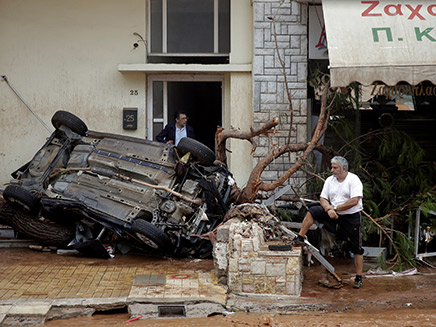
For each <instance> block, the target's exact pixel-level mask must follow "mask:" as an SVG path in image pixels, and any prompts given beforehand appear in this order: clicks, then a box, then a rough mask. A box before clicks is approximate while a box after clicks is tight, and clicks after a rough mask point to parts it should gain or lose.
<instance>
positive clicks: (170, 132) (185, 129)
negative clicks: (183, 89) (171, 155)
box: [156, 111, 195, 146]
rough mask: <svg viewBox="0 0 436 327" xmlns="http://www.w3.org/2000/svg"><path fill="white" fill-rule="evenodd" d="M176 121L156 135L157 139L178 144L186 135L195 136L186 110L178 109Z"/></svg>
mask: <svg viewBox="0 0 436 327" xmlns="http://www.w3.org/2000/svg"><path fill="white" fill-rule="evenodd" d="M174 116H175V119H176V122H175V123H174V124H168V125H166V126H165V128H164V129H163V130H161V131H160V133H159V134H158V135H157V136H156V141H158V142H162V143H168V144H174V145H175V146H177V144H179V141H180V140H181V139H182V138H184V137H190V138H195V134H194V129H193V128H192V127H191V126H189V125H188V124H187V122H188V117H187V116H186V114H185V113H184V112H181V111H178V112H176V114H175V115H174Z"/></svg>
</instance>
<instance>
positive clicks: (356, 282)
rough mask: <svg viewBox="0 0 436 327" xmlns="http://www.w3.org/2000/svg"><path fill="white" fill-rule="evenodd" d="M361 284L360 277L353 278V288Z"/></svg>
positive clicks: (359, 286)
mask: <svg viewBox="0 0 436 327" xmlns="http://www.w3.org/2000/svg"><path fill="white" fill-rule="evenodd" d="M362 286H363V280H362V278H355V279H354V285H353V288H361V287H362Z"/></svg>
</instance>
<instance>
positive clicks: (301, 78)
mask: <svg viewBox="0 0 436 327" xmlns="http://www.w3.org/2000/svg"><path fill="white" fill-rule="evenodd" d="M253 15H254V59H253V83H254V87H253V96H254V100H253V103H254V104H253V106H254V108H253V119H254V125H256V126H259V125H261V124H263V123H265V122H266V121H268V120H270V119H272V118H273V117H278V118H279V119H280V124H279V126H278V129H279V130H280V131H281V133H280V134H279V135H277V136H276V137H275V138H274V144H275V145H276V146H280V145H284V144H286V142H287V138H288V133H289V128H290V115H289V113H290V109H289V108H290V107H289V102H288V98H287V96H286V90H285V84H284V76H283V69H282V66H281V64H280V62H279V60H278V57H277V49H278V51H279V53H280V56H281V58H282V59H283V60H284V62H285V71H286V76H287V80H288V85H289V88H290V92H291V97H292V106H293V110H294V117H293V126H292V127H293V129H292V131H291V140H290V142H291V143H301V142H306V141H307V63H308V59H307V39H308V38H307V35H308V34H307V5H305V4H301V3H298V2H296V1H290V0H288V1H279V0H254V1H253ZM269 17H270V18H272V19H270V18H269ZM273 22H275V24H274V23H273ZM274 25H275V33H276V36H277V46H276V43H275V39H274ZM271 149H272V146H271V143H270V142H269V141H268V139H267V138H265V137H262V138H259V142H258V147H257V149H256V151H255V153H254V162H253V164H256V162H257V161H258V160H259V159H261V158H262V157H264V156H265V155H266V154H267V153H268V152H269V151H270V150H271ZM295 158H296V156H295V154H292V155H291V160H289V157H288V156H287V155H284V156H281V157H280V158H278V159H277V160H275V161H274V162H273V163H272V164H271V165H269V167H268V168H267V170H265V171H264V173H263V174H262V180H264V181H273V180H276V179H277V178H278V177H279V176H280V174H281V173H282V172H283V171H286V170H287V169H288V168H289V166H290V164H291V163H293V162H295ZM301 178H302V176H301V175H300V173H297V174H296V176H294V178H293V180H294V182H295V183H300V182H301V181H300V180H299V179H301Z"/></svg>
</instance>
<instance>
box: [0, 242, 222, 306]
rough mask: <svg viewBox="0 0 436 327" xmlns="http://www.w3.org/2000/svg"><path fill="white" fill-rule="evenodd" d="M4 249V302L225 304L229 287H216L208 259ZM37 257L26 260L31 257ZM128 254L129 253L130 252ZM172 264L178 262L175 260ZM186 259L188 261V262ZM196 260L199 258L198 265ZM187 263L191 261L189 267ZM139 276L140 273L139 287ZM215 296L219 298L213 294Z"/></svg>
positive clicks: (0, 269)
mask: <svg viewBox="0 0 436 327" xmlns="http://www.w3.org/2000/svg"><path fill="white" fill-rule="evenodd" d="M16 251H17V255H16V256H14V250H8V251H5V250H0V255H3V253H6V255H3V258H4V259H5V260H4V263H3V264H2V265H1V266H0V301H2V302H3V303H4V302H5V301H8V300H18V299H24V300H31V299H35V300H44V299H52V300H56V299H83V298H117V297H126V298H127V297H136V298H142V299H145V298H153V299H162V298H166V297H168V298H171V299H174V298H187V297H196V298H206V299H212V300H213V299H216V300H217V301H218V302H219V303H222V302H223V301H224V300H223V299H225V290H224V289H223V288H222V287H221V286H218V283H217V278H216V276H215V274H214V273H213V272H210V271H202V270H196V269H192V268H191V267H192V266H193V265H194V266H201V267H206V268H205V269H206V270H213V263H211V262H210V261H193V260H189V259H182V260H175V259H165V258H152V261H150V262H148V261H146V260H147V258H144V257H138V259H137V260H130V261H128V263H124V261H125V260H126V259H125V258H123V256H121V255H120V258H118V260H115V259H114V260H102V259H91V258H80V257H71V258H67V257H66V256H57V255H56V254H55V253H36V254H35V253H34V252H32V251H30V250H27V251H28V253H26V250H24V249H21V250H16ZM27 255H29V256H30V257H35V258H33V259H34V260H28V256H27ZM126 257H127V256H126ZM173 263H174V264H173ZM185 263H186V264H185ZM195 263H198V264H197V265H196V264H195ZM184 266H190V267H189V269H185V268H184ZM135 278H142V281H141V282H139V283H138V284H137V285H136V286H135V283H134V280H135ZM214 297H215V298H214Z"/></svg>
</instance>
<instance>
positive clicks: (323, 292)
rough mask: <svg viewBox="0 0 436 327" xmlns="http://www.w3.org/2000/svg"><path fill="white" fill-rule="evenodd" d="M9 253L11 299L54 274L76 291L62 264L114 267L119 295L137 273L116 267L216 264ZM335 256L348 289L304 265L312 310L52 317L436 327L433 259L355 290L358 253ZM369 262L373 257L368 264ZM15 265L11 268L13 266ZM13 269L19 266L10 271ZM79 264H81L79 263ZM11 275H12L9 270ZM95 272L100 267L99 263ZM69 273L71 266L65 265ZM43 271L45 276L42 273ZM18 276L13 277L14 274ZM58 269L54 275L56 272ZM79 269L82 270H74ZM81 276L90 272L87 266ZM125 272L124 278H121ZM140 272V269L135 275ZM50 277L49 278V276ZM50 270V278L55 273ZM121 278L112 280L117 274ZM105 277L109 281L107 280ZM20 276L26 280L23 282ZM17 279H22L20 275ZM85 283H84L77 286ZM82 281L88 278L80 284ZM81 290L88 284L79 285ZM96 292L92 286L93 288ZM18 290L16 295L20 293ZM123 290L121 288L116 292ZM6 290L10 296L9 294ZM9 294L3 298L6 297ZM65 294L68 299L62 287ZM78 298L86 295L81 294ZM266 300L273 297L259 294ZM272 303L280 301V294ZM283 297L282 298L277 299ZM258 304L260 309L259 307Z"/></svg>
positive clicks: (141, 322)
mask: <svg viewBox="0 0 436 327" xmlns="http://www.w3.org/2000/svg"><path fill="white" fill-rule="evenodd" d="M0 255H1V257H2V269H3V270H4V271H3V273H2V276H1V277H0V283H1V286H2V287H1V289H2V290H5V288H9V290H12V289H14V287H15V288H16V291H15V293H9V294H10V295H9V298H17V296H18V293H17V292H22V294H21V295H19V296H18V298H19V299H41V298H44V297H48V296H49V294H54V293H50V289H49V288H50V287H47V288H46V289H45V290H44V291H33V292H32V291H29V290H27V291H25V290H23V288H25V287H29V288H30V287H33V288H35V287H36V286H37V285H38V283H39V282H40V281H44V282H45V283H47V281H48V279H50V280H54V279H55V278H56V277H59V281H58V282H57V284H55V287H59V283H62V282H65V283H67V285H68V287H69V288H70V291H72V290H74V287H75V285H76V284H77V281H69V280H68V277H67V276H68V274H65V275H64V276H58V274H57V273H56V272H55V273H53V271H56V270H54V267H58V268H59V271H63V270H62V269H60V268H62V267H64V268H68V269H72V268H71V267H83V268H84V271H86V270H88V268H93V267H98V268H99V269H100V270H101V271H106V272H105V273H104V274H103V275H102V277H101V281H102V282H100V283H99V285H101V284H105V285H106V287H107V288H110V289H111V290H112V292H115V291H117V292H118V293H117V294H118V295H120V296H123V294H128V293H129V291H130V288H131V285H132V280H131V277H129V276H127V275H121V273H120V274H118V275H115V273H114V272H116V271H120V272H127V271H128V272H132V271H133V270H135V269H136V270H138V271H140V272H141V273H143V272H145V271H153V272H157V271H159V272H162V273H177V272H183V271H186V269H189V270H194V271H198V272H200V271H202V272H205V271H211V270H213V269H214V268H213V262H212V260H192V259H168V258H161V257H153V256H147V255H143V254H141V255H138V254H126V255H121V254H117V255H116V256H115V258H114V259H111V260H105V259H92V258H83V257H76V256H65V255H58V254H56V253H55V252H35V251H32V250H29V249H0ZM330 262H331V263H332V264H333V265H334V266H335V268H336V271H337V273H338V274H339V275H340V276H341V277H342V278H343V280H344V283H348V285H346V286H345V287H342V288H340V289H330V288H326V287H324V286H321V285H319V284H318V280H320V279H321V278H322V277H323V273H324V269H323V268H322V266H320V265H317V264H316V265H313V266H312V267H305V268H304V275H305V278H304V282H303V292H302V297H301V299H302V300H303V301H304V302H305V303H316V305H315V306H311V307H310V310H313V311H311V312H304V311H301V308H300V310H299V312H295V313H292V314H287V315H280V314H276V313H275V312H274V310H273V309H272V310H270V311H269V312H264V313H259V312H249V313H244V312H229V314H228V315H215V316H212V317H207V318H206V317H205V318H177V319H174V318H170V319H168V318H165V319H163V318H158V319H137V320H133V321H130V322H127V321H128V320H130V319H132V318H136V317H130V315H129V314H128V313H127V310H126V309H121V310H118V311H116V310H114V311H109V312H106V313H105V314H102V313H99V312H97V313H95V314H94V315H93V316H92V317H81V318H73V319H67V320H56V321H51V322H46V323H45V325H47V326H83V325H92V326H116V325H126V326H179V325H180V324H183V325H185V326H291V325H292V326H360V325H362V324H363V323H365V324H366V323H369V324H371V325H374V326H388V325H389V326H390V325H395V326H434V325H436V296H435V294H436V269H431V268H429V267H426V266H419V267H418V270H419V273H418V274H415V275H412V276H398V277H376V278H365V279H364V286H363V288H362V289H358V290H356V289H353V288H352V280H351V278H352V277H353V264H352V261H351V260H350V259H343V258H334V259H330ZM38 266H39V267H42V266H44V267H45V268H44V270H41V269H39V270H35V271H36V272H34V273H31V272H32V271H33V270H32V269H35V267H38ZM365 266H366V267H368V266H369V264H368V263H366V264H365ZM20 267H21V268H22V269H23V272H25V273H27V274H29V273H31V274H33V276H31V277H33V279H32V280H33V282H32V283H30V282H29V281H27V282H26V283H27V284H26V283H24V282H23V284H26V285H27V286H26V285H22V287H21V288H19V287H18V285H16V284H13V283H12V284H11V283H8V282H7V278H11V276H14V275H17V274H19V273H20ZM8 269H9V270H8ZM11 269H14V270H12V271H10V270H11ZM75 269H77V268H75ZM8 271H9V274H5V272H8ZM91 271H92V270H91ZM63 273H65V271H63ZM36 274H38V276H36ZM51 274H53V275H51ZM6 276H10V277H6ZM50 276H53V277H50ZM72 276H74V274H73V275H72ZM78 276H82V273H81V274H80V275H78ZM120 276H122V278H121V277H120ZM132 276H133V275H132ZM43 277H45V279H43ZM47 277H50V278H47ZM82 277H83V278H85V276H82ZM112 279H113V281H112V282H111V280H112ZM103 281H104V283H103ZM18 282H19V281H18ZM14 283H17V280H14ZM76 286H78V285H76ZM79 286H80V285H79ZM78 289H79V291H80V288H78ZM88 291H89V290H88ZM14 294H15V295H14ZM114 294H115V293H114ZM4 296H6V295H4ZM4 296H3V298H2V300H5V297H4ZM57 297H58V298H59V297H61V298H62V293H59V294H58V295H57ZM78 297H81V296H80V295H78ZM251 301H252V303H251V307H252V308H256V307H257V305H256V300H254V301H253V300H251ZM258 301H259V302H258V304H259V305H258V307H260V306H261V305H262V302H265V300H258ZM266 301H267V302H269V303H270V304H271V303H274V299H268V300H266ZM277 304H280V300H277ZM253 311H255V310H253Z"/></svg>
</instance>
